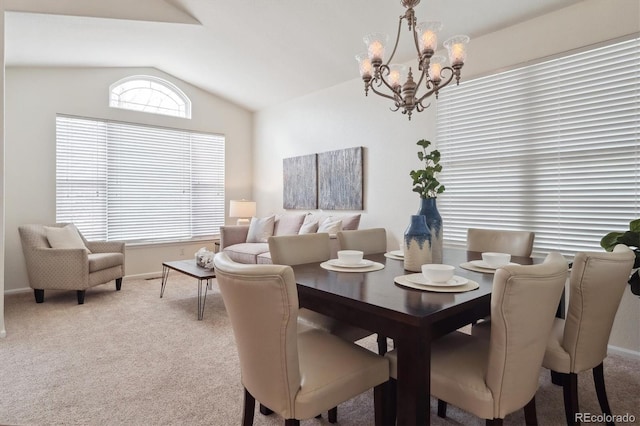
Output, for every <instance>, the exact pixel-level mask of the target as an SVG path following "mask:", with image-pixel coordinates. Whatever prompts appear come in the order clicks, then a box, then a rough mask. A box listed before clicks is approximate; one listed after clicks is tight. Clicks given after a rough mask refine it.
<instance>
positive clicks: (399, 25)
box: [384, 15, 405, 66]
mask: <svg viewBox="0 0 640 426" xmlns="http://www.w3.org/2000/svg"><path fill="white" fill-rule="evenodd" d="M404 18H405V16H404V15H402V16H401V17H400V19H399V20H398V33H397V34H396V44H395V45H394V46H393V51H392V52H391V55H390V56H389V59H387V62H386V63H385V64H384V65H385V66H388V65H389V64H390V63H391V60H392V59H393V56H394V55H395V54H396V49H398V43H399V42H400V31H401V30H402V20H403V19H404Z"/></svg>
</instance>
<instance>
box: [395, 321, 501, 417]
mask: <svg viewBox="0 0 640 426" xmlns="http://www.w3.org/2000/svg"><path fill="white" fill-rule="evenodd" d="M431 345H432V346H431V395H432V396H434V397H436V398H438V399H441V400H443V401H446V402H448V403H450V404H453V405H455V406H457V407H460V408H462V409H463V410H465V411H468V412H470V413H472V414H474V415H476V416H478V417H480V418H483V419H493V418H494V410H493V396H492V394H491V390H490V389H489V388H488V387H487V384H486V382H485V376H486V373H487V365H488V358H489V341H488V340H486V339H480V338H476V337H474V336H470V335H468V334H465V333H460V332H455V333H451V334H448V335H446V336H444V337H442V338H440V339H438V340H436V341H434V342H432V343H431ZM385 356H386V357H388V358H389V360H390V361H391V364H390V376H391V377H394V378H396V377H397V374H398V369H397V364H398V363H397V353H396V351H395V350H393V351H391V352H389V353H387V354H386V355H385Z"/></svg>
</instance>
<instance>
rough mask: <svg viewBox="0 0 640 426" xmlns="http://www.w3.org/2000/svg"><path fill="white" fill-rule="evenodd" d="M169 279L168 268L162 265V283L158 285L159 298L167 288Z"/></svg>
mask: <svg viewBox="0 0 640 426" xmlns="http://www.w3.org/2000/svg"><path fill="white" fill-rule="evenodd" d="M168 277H169V268H167V267H166V266H164V265H162V282H161V284H160V298H161V299H162V295H163V294H164V288H165V287H166V286H167V278H168Z"/></svg>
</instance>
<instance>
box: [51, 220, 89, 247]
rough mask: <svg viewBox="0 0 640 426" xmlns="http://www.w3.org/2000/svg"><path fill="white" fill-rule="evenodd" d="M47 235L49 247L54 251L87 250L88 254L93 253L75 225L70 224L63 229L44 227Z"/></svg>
mask: <svg viewBox="0 0 640 426" xmlns="http://www.w3.org/2000/svg"><path fill="white" fill-rule="evenodd" d="M44 231H45V234H46V236H47V241H49V245H50V246H51V248H54V249H66V248H69V249H79V248H81V249H85V250H87V252H89V253H91V250H89V249H88V248H87V246H86V245H85V244H84V241H83V240H82V237H80V233H79V232H78V229H77V228H76V227H75V226H74V225H73V224H69V225H66V226H63V227H57V226H45V227H44Z"/></svg>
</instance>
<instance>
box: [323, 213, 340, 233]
mask: <svg viewBox="0 0 640 426" xmlns="http://www.w3.org/2000/svg"><path fill="white" fill-rule="evenodd" d="M341 230H342V220H340V219H334V218H332V217H328V218H326V219H325V220H324V222H322V223H321V224H320V225H319V226H318V232H326V233H328V234H329V235H335V234H337V233H338V231H341Z"/></svg>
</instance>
